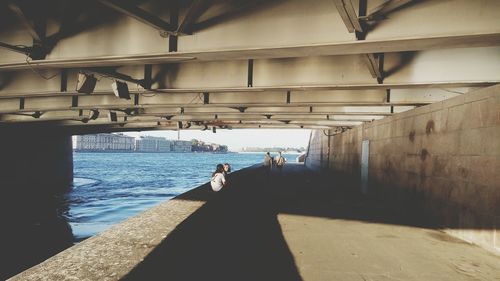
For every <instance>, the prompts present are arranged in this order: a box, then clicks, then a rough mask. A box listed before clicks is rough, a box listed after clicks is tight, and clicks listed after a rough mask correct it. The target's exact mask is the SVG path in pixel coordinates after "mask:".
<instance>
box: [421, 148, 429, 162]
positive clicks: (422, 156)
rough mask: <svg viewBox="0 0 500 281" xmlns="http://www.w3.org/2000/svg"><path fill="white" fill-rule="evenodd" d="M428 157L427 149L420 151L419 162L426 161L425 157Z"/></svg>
mask: <svg viewBox="0 0 500 281" xmlns="http://www.w3.org/2000/svg"><path fill="white" fill-rule="evenodd" d="M428 155H429V151H427V149H425V148H424V149H422V151H421V152H420V160H422V161H425V159H427V156H428Z"/></svg>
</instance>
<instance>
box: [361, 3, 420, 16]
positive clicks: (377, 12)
mask: <svg viewBox="0 0 500 281" xmlns="http://www.w3.org/2000/svg"><path fill="white" fill-rule="evenodd" d="M411 2H415V1H414V0H387V1H385V2H384V3H383V4H380V5H379V6H377V7H375V8H373V9H372V10H370V12H369V14H368V15H367V16H366V18H365V19H366V20H378V19H384V18H385V16H386V15H387V14H388V13H390V12H392V11H394V10H397V9H399V8H401V7H403V6H404V5H406V4H409V3H411Z"/></svg>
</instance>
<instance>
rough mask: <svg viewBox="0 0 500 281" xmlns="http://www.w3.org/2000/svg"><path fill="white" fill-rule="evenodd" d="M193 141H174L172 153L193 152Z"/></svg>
mask: <svg viewBox="0 0 500 281" xmlns="http://www.w3.org/2000/svg"><path fill="white" fill-rule="evenodd" d="M191 148H192V143H191V141H183V140H174V141H172V151H175V152H191Z"/></svg>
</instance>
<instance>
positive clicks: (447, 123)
mask: <svg viewBox="0 0 500 281" xmlns="http://www.w3.org/2000/svg"><path fill="white" fill-rule="evenodd" d="M326 133H328V134H332V133H333V132H332V131H330V132H326ZM328 138H329V139H328ZM363 140H369V141H370V145H369V151H370V152H369V175H368V181H369V190H368V192H369V193H372V194H373V193H379V194H386V195H396V196H400V195H401V196H409V197H410V198H414V199H415V200H416V199H417V198H419V200H422V202H423V205H424V209H425V210H426V211H427V212H429V213H432V214H433V216H435V217H436V218H437V219H438V221H439V222H441V223H442V224H443V227H444V228H445V229H446V230H447V232H448V233H450V234H452V235H455V236H458V237H460V238H462V239H464V240H467V241H470V242H473V243H475V244H478V245H480V246H483V247H484V248H487V249H489V250H492V251H494V252H496V253H500V231H499V230H497V229H498V227H499V226H500V173H499V171H500V161H499V160H500V85H497V86H493V87H489V88H484V89H481V90H477V91H474V92H471V93H467V94H464V95H460V96H458V97H455V98H451V99H448V100H445V101H442V102H438V103H434V104H431V105H428V106H423V107H420V108H416V109H414V110H410V111H407V112H403V113H399V114H395V115H393V116H391V117H387V118H384V119H382V120H378V121H374V122H371V123H366V124H364V125H362V126H358V127H356V128H353V129H351V130H348V131H346V132H344V133H341V134H338V135H335V136H330V137H327V136H326V135H325V132H322V131H315V132H313V135H312V137H311V144H310V151H309V155H308V159H307V160H306V165H308V166H309V167H311V168H314V169H317V168H318V167H329V168H330V169H331V170H333V171H336V172H342V173H346V174H350V175H353V176H355V178H359V176H360V169H361V143H362V141H363ZM325 146H327V148H326V149H325V148H324V147H325ZM328 147H329V150H328ZM327 151H329V154H328V155H327V154H326V153H327Z"/></svg>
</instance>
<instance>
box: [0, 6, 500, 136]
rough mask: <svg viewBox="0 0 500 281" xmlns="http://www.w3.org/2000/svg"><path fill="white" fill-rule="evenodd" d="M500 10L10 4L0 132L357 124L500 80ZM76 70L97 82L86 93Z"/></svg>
mask: <svg viewBox="0 0 500 281" xmlns="http://www.w3.org/2000/svg"><path fill="white" fill-rule="evenodd" d="M498 11H500V1H497V0H477V1H468V0H435V1H429V0H427V1H426V0H420V1H418V0H413V1H412V0H373V1H366V0H314V1H301V0H272V1H236V0H233V1H217V0H192V1H160V0H158V1H136V0H135V1H130V0H129V1H123V0H122V1H118V0H92V1H65V0H48V1H28V0H23V1H21V0H10V1H2V2H0V127H1V126H13V125H14V126H17V125H18V124H29V125H30V126H42V125H48V126H56V127H61V128H64V129H67V130H70V131H71V132H74V133H83V132H92V131H124V130H145V129H148V130H151V129H174V130H175V129H179V128H181V129H202V130H206V129H212V127H216V128H222V129H232V128H235V129H236V128H325V129H330V128H336V129H339V128H349V127H352V126H356V125H359V124H362V123H363V122H371V121H372V120H376V119H380V118H384V117H385V116H389V115H391V114H394V113H397V112H402V111H406V110H409V109H412V108H415V107H418V106H422V105H426V104H429V103H433V102H436V101H441V100H443V99H447V98H450V97H454V96H456V95H461V94H463V93H465V92H467V91H469V90H471V89H476V88H481V87H487V86H491V85H494V84H496V83H499V82H500V17H498ZM79 75H80V76H81V75H83V76H81V77H85V76H89V77H91V76H93V77H95V78H97V82H96V85H95V88H94V89H93V91H92V92H91V93H90V94H86V93H81V89H80V91H79V85H77V78H78V77H79ZM115 81H121V82H125V83H126V85H127V86H128V92H129V94H130V99H123V98H118V97H116V96H115V94H114V92H113V89H112V86H111V84H112V83H114V82H115Z"/></svg>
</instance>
